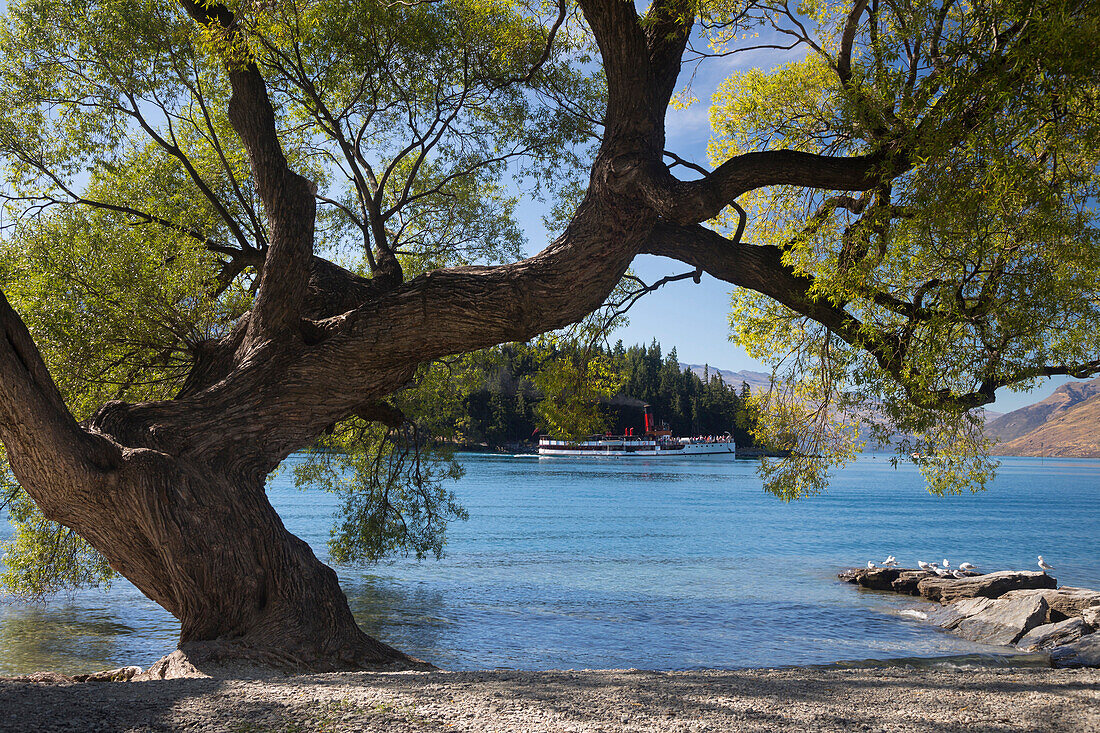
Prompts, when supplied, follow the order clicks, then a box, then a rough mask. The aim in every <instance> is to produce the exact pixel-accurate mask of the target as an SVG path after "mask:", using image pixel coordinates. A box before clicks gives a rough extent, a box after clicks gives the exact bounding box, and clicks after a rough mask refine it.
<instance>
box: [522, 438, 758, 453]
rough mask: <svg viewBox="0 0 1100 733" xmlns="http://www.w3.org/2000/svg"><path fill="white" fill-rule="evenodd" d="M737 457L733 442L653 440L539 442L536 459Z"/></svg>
mask: <svg viewBox="0 0 1100 733" xmlns="http://www.w3.org/2000/svg"><path fill="white" fill-rule="evenodd" d="M720 454H724V455H737V445H736V444H735V443H734V442H733V441H732V440H715V441H699V442H679V441H655V440H589V441H584V442H581V443H571V442H569V441H565V440H546V439H543V440H541V441H539V458H555V457H573V458H578V457H588V458H604V457H615V458H621V457H631V456H646V457H653V456H658V457H668V456H703V455H720Z"/></svg>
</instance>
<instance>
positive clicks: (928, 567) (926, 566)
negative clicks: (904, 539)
mask: <svg viewBox="0 0 1100 733" xmlns="http://www.w3.org/2000/svg"><path fill="white" fill-rule="evenodd" d="M917 567H918V568H920V569H921V570H931V569H932V565H931V564H929V563H926V562H925V561H924V560H917Z"/></svg>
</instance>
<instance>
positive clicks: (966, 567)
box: [959, 562, 978, 570]
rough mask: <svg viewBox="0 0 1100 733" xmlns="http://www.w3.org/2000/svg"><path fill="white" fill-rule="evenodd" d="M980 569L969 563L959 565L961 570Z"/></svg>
mask: <svg viewBox="0 0 1100 733" xmlns="http://www.w3.org/2000/svg"><path fill="white" fill-rule="evenodd" d="M977 569H978V568H977V567H975V566H973V565H971V564H970V563H968V562H964V563H959V570H977Z"/></svg>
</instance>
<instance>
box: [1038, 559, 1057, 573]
mask: <svg viewBox="0 0 1100 733" xmlns="http://www.w3.org/2000/svg"><path fill="white" fill-rule="evenodd" d="M1039 567H1041V568H1042V569H1043V572H1044V573H1045V572H1046V571H1048V570H1053V569H1054V568H1052V567H1051V566H1050V565H1047V561H1046V560H1044V559H1043V556H1042V555H1039Z"/></svg>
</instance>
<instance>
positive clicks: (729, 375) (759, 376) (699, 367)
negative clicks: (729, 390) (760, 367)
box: [679, 362, 772, 390]
mask: <svg viewBox="0 0 1100 733" xmlns="http://www.w3.org/2000/svg"><path fill="white" fill-rule="evenodd" d="M679 364H680V369H681V370H684V369H688V370H690V371H691V372H692V373H693V374H695V375H696V376H698V377H699V378H700V379H702V378H703V372H704V371H706V369H707V368H708V367H707V366H706V365H704V364H685V363H683V362H679ZM709 369H710V376H712V377H713V376H714V375H715V374H717V375H718V376H720V377H722V381H723V382H725V383H726V384H728V385H730V386H732V387H733V388H734V389H741V382H748V383H749V389H752V390H757V389H767V388H768V387H769V386H770V385H771V381H772V375H770V374H765V373H764V372H750V371H748V370H747V369H745V370H742V371H739V372H731V371H730V370H728V369H719V368H718V367H714V366H711V367H709Z"/></svg>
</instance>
